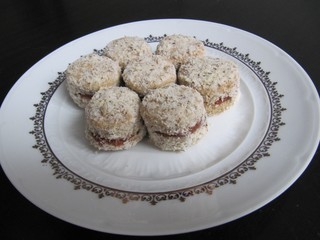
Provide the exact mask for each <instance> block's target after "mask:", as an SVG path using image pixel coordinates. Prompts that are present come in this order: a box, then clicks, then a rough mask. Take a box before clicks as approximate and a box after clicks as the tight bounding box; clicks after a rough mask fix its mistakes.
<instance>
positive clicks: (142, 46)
mask: <svg viewBox="0 0 320 240" xmlns="http://www.w3.org/2000/svg"><path fill="white" fill-rule="evenodd" d="M104 53H105V55H106V56H108V57H109V58H111V59H113V60H114V61H117V62H118V63H119V65H120V67H121V68H122V70H123V69H124V68H125V67H126V66H127V64H128V63H129V62H131V61H133V60H135V59H138V58H140V57H142V56H151V55H152V49H151V47H150V45H149V44H148V43H147V42H146V41H145V40H144V39H143V38H140V37H128V36H125V37H122V38H118V39H115V40H113V41H111V42H109V43H108V44H107V46H106V47H105V48H104Z"/></svg>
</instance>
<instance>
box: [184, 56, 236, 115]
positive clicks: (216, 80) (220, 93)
mask: <svg viewBox="0 0 320 240" xmlns="http://www.w3.org/2000/svg"><path fill="white" fill-rule="evenodd" d="M178 83H179V84H183V85H186V86H189V87H192V88H194V89H196V90H197V91H198V92H199V93H200V94H201V95H202V97H203V99H204V104H205V107H206V110H207V113H208V114H209V115H214V114H216V113H219V112H222V111H224V110H226V109H228V108H229V107H230V106H231V105H232V104H233V103H234V102H235V101H236V99H237V97H238V95H239V87H240V75H239V71H238V67H237V65H236V64H235V63H234V62H232V61H229V60H224V59H221V58H213V57H209V56H207V57H203V58H195V57H192V58H189V59H188V61H187V62H186V63H185V64H182V65H181V67H180V69H179V72H178Z"/></svg>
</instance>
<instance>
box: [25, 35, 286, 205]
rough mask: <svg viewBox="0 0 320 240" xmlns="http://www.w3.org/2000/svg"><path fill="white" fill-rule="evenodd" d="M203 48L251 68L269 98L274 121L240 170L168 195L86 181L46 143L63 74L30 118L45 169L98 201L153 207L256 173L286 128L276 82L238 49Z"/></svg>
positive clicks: (218, 45)
mask: <svg viewBox="0 0 320 240" xmlns="http://www.w3.org/2000/svg"><path fill="white" fill-rule="evenodd" d="M165 36H166V35H163V36H152V35H149V36H148V37H146V38H145V40H146V41H147V42H148V43H154V42H159V41H160V40H161V39H162V38H163V37H165ZM203 43H204V45H205V46H206V47H209V48H213V49H215V50H218V51H221V52H223V53H225V54H228V55H230V56H232V57H234V58H235V59H237V60H239V61H240V62H242V63H243V64H245V65H246V66H247V67H248V68H250V69H251V70H252V71H253V72H254V73H255V75H256V76H257V77H258V78H259V80H260V81H261V83H262V84H263V85H264V87H265V89H266V91H267V93H268V97H269V100H270V106H271V119H270V122H269V127H268V129H267V132H266V134H265V136H264V138H263V139H262V141H261V143H260V144H259V146H258V147H257V148H256V149H255V150H254V151H253V152H252V154H251V155H250V156H249V157H248V158H247V159H245V160H244V161H243V162H242V163H241V164H239V165H238V166H237V167H235V168H234V169H232V170H231V171H229V172H228V173H226V174H224V175H222V176H220V177H218V178H216V179H213V180H210V181H208V182H206V183H203V184H200V185H196V186H193V187H189V188H185V189H178V190H174V191H168V192H151V193H144V192H129V191H122V190H119V189H113V188H110V187H107V186H102V185H99V184H97V183H94V182H92V181H89V180H87V179H84V178H83V177H81V176H79V175H77V174H76V173H74V172H72V171H71V170H70V169H68V168H67V167H66V166H64V164H63V163H62V162H61V161H60V160H59V159H58V158H57V157H56V156H55V154H54V152H53V151H52V149H51V148H50V145H49V143H48V141H47V138H46V134H45V129H44V120H45V114H46V109H47V106H48V104H49V102H50V99H51V97H52V96H53V94H54V93H55V91H56V90H57V88H58V87H59V86H60V84H61V83H62V82H63V81H64V80H65V74H64V73H63V72H59V73H58V77H57V78H56V79H55V80H54V81H53V82H49V89H48V90H47V91H45V92H41V95H42V97H41V100H40V102H39V103H37V104H34V107H35V108H36V113H35V115H34V116H32V117H30V120H32V121H33V130H32V131H30V132H29V133H30V134H32V135H33V136H34V137H35V141H36V144H35V145H33V148H34V149H37V150H38V151H40V153H41V155H42V157H43V159H42V161H41V163H43V164H44V165H47V164H49V165H50V166H51V168H52V170H53V175H54V176H55V177H56V178H57V179H65V180H67V181H69V182H71V183H72V184H73V185H74V189H75V190H79V189H85V190H87V191H90V192H93V193H95V194H97V195H98V197H99V198H103V197H114V198H117V199H120V200H121V201H122V202H123V203H127V202H129V201H138V200H140V201H143V202H149V203H150V204H152V205H155V204H157V203H158V202H160V201H165V200H174V199H178V200H180V201H181V202H184V201H185V200H186V199H187V198H188V197H190V196H193V195H196V194H202V193H206V194H209V195H211V194H212V192H213V190H214V189H216V188H218V187H221V186H224V185H226V184H235V183H236V181H237V179H238V178H239V177H240V176H242V175H243V174H244V173H246V172H247V171H249V170H255V169H256V167H255V163H256V162H257V161H258V160H260V159H261V158H263V157H268V156H270V154H269V152H268V151H269V149H270V147H271V146H272V144H273V143H274V142H276V141H279V140H280V138H279V137H278V132H279V129H280V127H281V126H283V125H285V123H284V122H282V120H281V115H282V112H283V111H285V110H286V109H285V108H283V107H282V105H281V98H282V97H283V95H282V94H279V93H278V91H277V89H276V84H277V83H276V82H272V81H271V80H270V78H269V75H270V72H267V71H265V70H263V69H262V68H261V62H255V61H253V60H251V59H250V57H249V54H242V53H240V52H238V51H237V48H235V47H234V48H230V47H227V46H225V45H224V44H223V43H212V42H210V40H209V39H206V40H205V41H203ZM94 52H96V53H98V54H103V50H96V49H95V50H94Z"/></svg>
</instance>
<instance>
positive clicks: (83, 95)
mask: <svg viewBox="0 0 320 240" xmlns="http://www.w3.org/2000/svg"><path fill="white" fill-rule="evenodd" d="M79 95H80V97H81V98H83V99H86V100H90V99H91V98H92V96H93V95H92V94H84V93H79Z"/></svg>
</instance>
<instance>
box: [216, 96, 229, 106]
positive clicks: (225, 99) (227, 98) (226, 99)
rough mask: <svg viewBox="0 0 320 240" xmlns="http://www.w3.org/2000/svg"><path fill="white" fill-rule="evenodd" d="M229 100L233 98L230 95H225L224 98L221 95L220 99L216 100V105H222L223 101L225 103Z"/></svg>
mask: <svg viewBox="0 0 320 240" xmlns="http://www.w3.org/2000/svg"><path fill="white" fill-rule="evenodd" d="M229 100H231V97H229V96H228V97H224V98H221V97H219V99H218V100H217V101H215V102H214V105H220V104H222V103H224V102H226V101H229Z"/></svg>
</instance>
